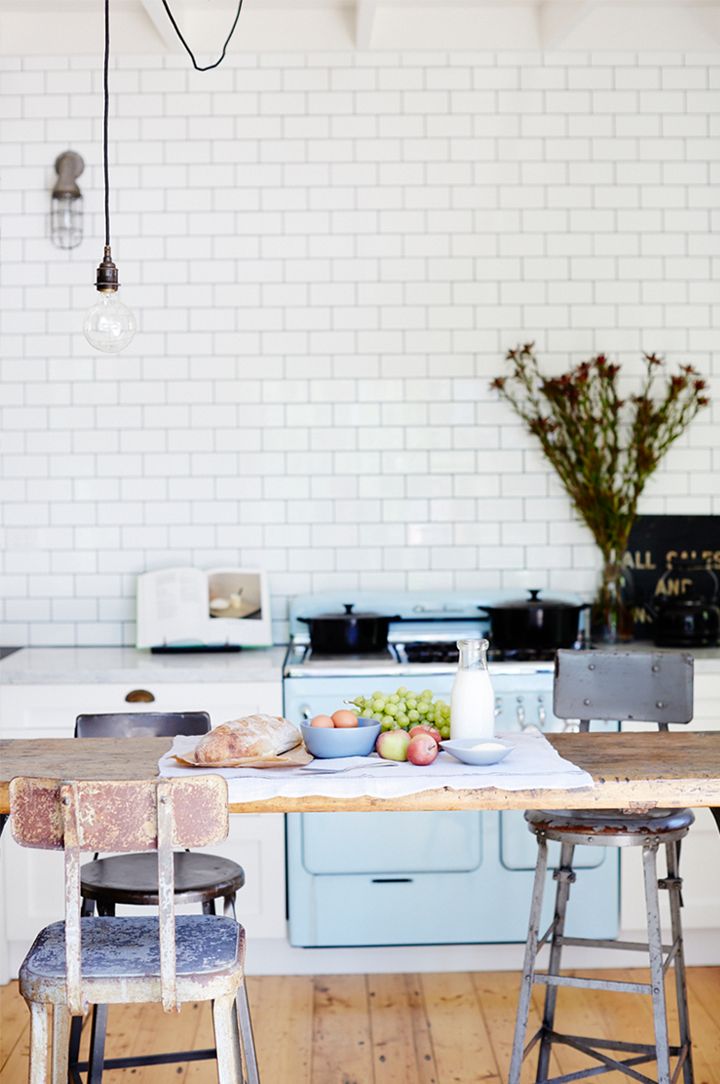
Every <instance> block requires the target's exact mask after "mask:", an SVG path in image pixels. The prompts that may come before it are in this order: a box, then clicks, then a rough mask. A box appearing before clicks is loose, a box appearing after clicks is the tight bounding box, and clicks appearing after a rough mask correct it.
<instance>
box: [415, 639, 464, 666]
mask: <svg viewBox="0 0 720 1084" xmlns="http://www.w3.org/2000/svg"><path fill="white" fill-rule="evenodd" d="M404 652H405V658H406V659H407V661H408V662H457V661H458V659H459V657H460V653H459V651H458V648H457V644H456V643H454V642H453V641H447V640H437V641H423V640H420V641H418V642H417V643H413V644H405V645H404Z"/></svg>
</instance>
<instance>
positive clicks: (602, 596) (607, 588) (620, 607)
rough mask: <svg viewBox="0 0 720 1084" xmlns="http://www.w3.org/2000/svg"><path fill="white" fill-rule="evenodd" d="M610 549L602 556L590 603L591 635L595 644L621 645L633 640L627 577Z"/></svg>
mask: <svg viewBox="0 0 720 1084" xmlns="http://www.w3.org/2000/svg"><path fill="white" fill-rule="evenodd" d="M621 556H622V552H621V551H616V550H613V551H611V552H610V553H609V554H606V555H604V556H603V567H602V574H601V577H600V586H599V587H598V591H597V594H596V596H595V599H594V601H593V604H592V612H591V626H590V634H591V637H592V640H593V642H594V643H599V644H620V643H627V641H628V640H632V638H633V613H632V605H631V603H630V599H629V596H630V574H629V572H628V570H627V568H625V567H624V565H623V563H622V560H621Z"/></svg>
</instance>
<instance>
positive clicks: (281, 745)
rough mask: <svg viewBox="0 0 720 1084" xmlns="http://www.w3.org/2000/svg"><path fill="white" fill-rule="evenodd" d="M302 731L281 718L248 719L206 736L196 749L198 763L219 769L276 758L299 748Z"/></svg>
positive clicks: (225, 724)
mask: <svg viewBox="0 0 720 1084" xmlns="http://www.w3.org/2000/svg"><path fill="white" fill-rule="evenodd" d="M301 740H302V738H301V735H300V731H299V730H298V728H297V727H296V726H293V724H292V723H289V722H288V721H287V719H282V718H280V717H279V716H277V715H246V716H245V717H244V718H243V719H232V720H231V721H230V722H229V723H222V724H221V725H220V726H217V727H215V729H214V730H211V731H210V733H209V734H205V735H203V737H202V738H201V739H200V741H199V742H198V743H197V745H196V747H195V758H194V759H195V763H196V764H198V765H205V766H207V767H209V768H210V767H214V766H215V767H217V766H221V765H223V764H227V763H228V762H232V761H237V760H244V759H245V758H247V757H273V756H279V755H280V753H285V752H287V750H288V749H294V748H295V746H296V745H299V744H300V742H301Z"/></svg>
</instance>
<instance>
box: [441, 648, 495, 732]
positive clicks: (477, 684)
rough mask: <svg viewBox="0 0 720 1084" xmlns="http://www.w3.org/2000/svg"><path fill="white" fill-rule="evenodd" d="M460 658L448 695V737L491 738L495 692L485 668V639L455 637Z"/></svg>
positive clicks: (493, 723)
mask: <svg viewBox="0 0 720 1084" xmlns="http://www.w3.org/2000/svg"><path fill="white" fill-rule="evenodd" d="M457 645H458V649H459V651H460V660H459V662H458V670H457V674H456V675H455V681H454V682H453V687H452V694H451V697H450V737H451V738H477V739H478V740H481V739H487V738H492V737H493V734H494V730H495V694H494V693H493V688H492V685H491V683H490V675H489V673H488V667H487V649H488V647H489V646H490V645H489V643H488V641H487V640H458V642H457Z"/></svg>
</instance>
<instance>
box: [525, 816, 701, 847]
mask: <svg viewBox="0 0 720 1084" xmlns="http://www.w3.org/2000/svg"><path fill="white" fill-rule="evenodd" d="M525 820H526V821H527V822H528V825H529V827H530V831H531V832H535V833H538V832H543V833H544V834H545V835H546V836H547V837H548V839H556V840H557V839H559V840H561V841H562V840H563V839H567V838H568V837H569V836H584V837H588V838H586V839H584V840H583V842H585V843H590V844H592V843H595V844H599V845H600V846H602V845H603V844H605V845H607V846H613V847H617V846H623V844H624V843H626V844H629V845H633V844H635V845H637V844H638V843H639V842H640V841H641V839H643V838H647V837H648V836H653V837H658V836H672V837H673V838H674V839H677V838H679V837H680V836H683V835H685V833H686V832H687V831H688V829H689V827H690V825H691V824H692V823H693V821H694V820H695V816H694V814H693V812H692V810H691V809H649V810H647V811H646V812H644V813H632V812H630V813H624V812H620V811H619V810H617V809H529V810H527V812H526V813H525Z"/></svg>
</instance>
